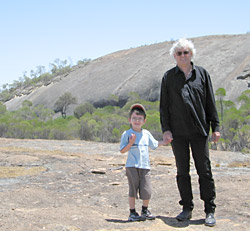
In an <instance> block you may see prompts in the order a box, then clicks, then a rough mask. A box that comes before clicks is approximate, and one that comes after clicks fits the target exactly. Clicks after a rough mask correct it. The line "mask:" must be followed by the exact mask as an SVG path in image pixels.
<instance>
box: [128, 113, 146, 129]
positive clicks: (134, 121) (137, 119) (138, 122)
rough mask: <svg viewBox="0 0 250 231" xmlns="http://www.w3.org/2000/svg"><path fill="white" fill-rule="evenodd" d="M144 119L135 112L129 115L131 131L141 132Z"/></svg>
mask: <svg viewBox="0 0 250 231" xmlns="http://www.w3.org/2000/svg"><path fill="white" fill-rule="evenodd" d="M145 122H146V119H145V118H144V116H143V115H137V114H136V112H133V113H132V114H131V117H130V118H129V123H130V124H131V125H132V128H133V130H135V131H138V132H139V131H141V128H142V126H143V125H144V124H145Z"/></svg>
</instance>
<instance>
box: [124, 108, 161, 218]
mask: <svg viewBox="0 0 250 231" xmlns="http://www.w3.org/2000/svg"><path fill="white" fill-rule="evenodd" d="M145 122H146V110H145V108H144V106H143V105H141V104H133V105H132V106H131V108H130V113H129V123H130V126H131V128H130V129H129V130H127V131H125V132H123V134H122V137H121V143H120V152H121V153H125V152H128V157H127V162H126V176H127V178H128V184H129V207H130V215H129V218H128V220H129V221H143V220H146V219H148V220H153V219H155V216H153V215H152V214H151V213H150V211H149V210H148V204H149V200H150V198H151V183H150V161H149V153H148V147H150V148H151V149H156V148H157V147H158V146H161V145H164V142H163V141H157V140H155V139H154V137H153V136H152V135H151V133H150V132H149V131H147V130H145V129H142V126H143V125H144V124H145ZM138 191H139V195H140V199H142V200H143V203H142V211H141V216H139V214H138V213H137V212H136V210H135V199H136V198H138V196H137V193H138Z"/></svg>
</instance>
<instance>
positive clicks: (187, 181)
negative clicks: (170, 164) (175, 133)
mask: <svg viewBox="0 0 250 231" xmlns="http://www.w3.org/2000/svg"><path fill="white" fill-rule="evenodd" d="M171 145H172V148H173V152H174V155H175V161H176V167H177V176H176V179H177V185H178V189H179V192H180V196H181V201H180V202H179V203H180V205H183V210H189V211H192V210H193V207H194V205H193V194H192V186H191V178H190V174H189V171H190V151H189V141H188V139H185V138H179V137H178V138H177V137H175V138H174V140H173V141H172V143H171Z"/></svg>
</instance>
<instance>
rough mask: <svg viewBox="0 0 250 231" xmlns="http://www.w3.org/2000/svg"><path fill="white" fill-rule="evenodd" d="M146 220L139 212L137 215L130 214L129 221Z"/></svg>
mask: <svg viewBox="0 0 250 231" xmlns="http://www.w3.org/2000/svg"><path fill="white" fill-rule="evenodd" d="M145 220H146V218H145V217H142V216H140V215H139V214H138V213H137V212H135V213H130V214H129V217H128V221H145Z"/></svg>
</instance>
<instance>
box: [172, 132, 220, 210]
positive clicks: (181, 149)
mask: <svg viewBox="0 0 250 231" xmlns="http://www.w3.org/2000/svg"><path fill="white" fill-rule="evenodd" d="M171 144H172V149H173V152H174V155H175V161H176V167H177V177H176V178H177V185H178V189H179V192H180V196H181V201H180V202H179V203H180V205H183V209H187V210H192V209H193V207H194V204H193V193H192V186H191V177H190V174H189V171H190V149H189V147H191V150H192V156H193V159H194V163H195V167H196V170H197V173H198V175H199V184H200V197H201V199H202V200H203V201H204V206H205V212H206V213H210V212H214V211H215V207H216V205H215V203H214V199H215V185H214V180H213V176H212V171H211V164H210V160H209V150H208V138H207V137H204V136H200V135H196V136H190V137H187V136H185V137H174V139H173V141H172V143H171Z"/></svg>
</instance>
